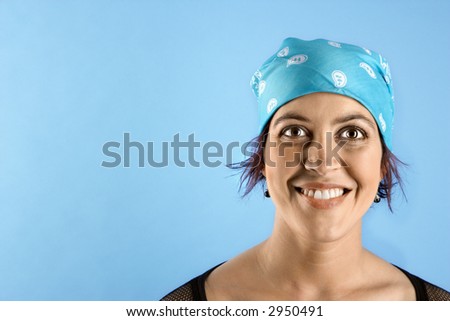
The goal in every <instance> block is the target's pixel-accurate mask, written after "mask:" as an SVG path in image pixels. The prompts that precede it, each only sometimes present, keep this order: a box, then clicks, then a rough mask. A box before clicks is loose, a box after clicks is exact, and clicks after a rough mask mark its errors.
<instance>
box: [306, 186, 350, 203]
mask: <svg viewBox="0 0 450 321" xmlns="http://www.w3.org/2000/svg"><path fill="white" fill-rule="evenodd" d="M301 193H302V194H304V195H305V196H308V197H313V198H315V199H319V200H328V199H330V198H335V197H340V196H342V195H343V194H344V189H342V188H331V189H324V190H319V189H316V190H314V189H307V188H303V189H301Z"/></svg>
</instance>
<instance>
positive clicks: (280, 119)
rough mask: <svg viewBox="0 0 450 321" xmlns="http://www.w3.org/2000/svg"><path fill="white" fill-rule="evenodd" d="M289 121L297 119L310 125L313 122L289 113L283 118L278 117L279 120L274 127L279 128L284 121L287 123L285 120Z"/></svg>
mask: <svg viewBox="0 0 450 321" xmlns="http://www.w3.org/2000/svg"><path fill="white" fill-rule="evenodd" d="M288 119H295V120H299V121H303V122H306V123H310V122H311V120H310V119H309V118H307V117H304V116H301V115H299V114H296V113H292V112H288V113H286V114H284V115H283V116H280V117H278V118H277V120H275V123H274V124H273V125H274V126H277V125H278V124H279V123H281V122H282V121H285V120H288Z"/></svg>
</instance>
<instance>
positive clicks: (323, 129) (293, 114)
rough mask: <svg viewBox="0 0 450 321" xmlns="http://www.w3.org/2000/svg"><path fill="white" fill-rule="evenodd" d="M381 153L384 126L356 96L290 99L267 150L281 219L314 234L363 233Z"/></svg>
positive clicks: (331, 236)
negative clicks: (361, 229)
mask: <svg viewBox="0 0 450 321" xmlns="http://www.w3.org/2000/svg"><path fill="white" fill-rule="evenodd" d="M381 158H382V146H381V140H380V136H379V133H378V128H377V125H376V123H375V121H374V119H373V117H372V115H371V114H370V112H369V111H368V110H367V109H366V108H365V107H364V106H363V105H361V104H360V103H359V102H357V101H356V100H354V99H352V98H349V97H346V96H341V95H337V94H331V93H314V94H309V95H306V96H303V97H300V98H297V99H294V100H292V101H290V102H289V103H287V104H285V105H284V106H283V107H282V108H280V109H279V110H278V111H277V112H276V113H275V115H274V116H273V118H272V120H271V122H270V126H269V134H268V138H267V142H266V145H265V150H264V160H265V167H264V170H263V174H264V176H265V177H266V181H267V187H268V190H269V192H270V195H271V198H272V200H273V202H274V204H275V207H276V215H277V219H278V220H279V222H281V223H282V224H284V225H285V226H288V227H289V229H291V230H292V231H294V233H295V234H296V235H300V236H303V237H307V238H309V239H314V240H322V241H332V240H336V239H339V238H341V237H343V236H344V235H346V234H348V233H349V232H350V231H355V229H356V231H358V229H360V224H359V223H360V222H361V218H362V216H363V215H364V213H365V212H366V211H367V210H368V209H369V207H370V205H371V204H372V203H373V200H374V198H375V195H376V193H377V189H378V185H379V183H380V180H381V179H382V178H383V173H382V170H381Z"/></svg>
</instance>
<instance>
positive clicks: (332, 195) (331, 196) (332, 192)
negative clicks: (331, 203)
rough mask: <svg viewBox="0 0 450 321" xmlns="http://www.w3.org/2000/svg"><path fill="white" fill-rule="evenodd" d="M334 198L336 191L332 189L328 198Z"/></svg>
mask: <svg viewBox="0 0 450 321" xmlns="http://www.w3.org/2000/svg"><path fill="white" fill-rule="evenodd" d="M335 197H336V190H335V189H334V188H332V189H330V198H335Z"/></svg>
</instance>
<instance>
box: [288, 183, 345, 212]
mask: <svg viewBox="0 0 450 321" xmlns="http://www.w3.org/2000/svg"><path fill="white" fill-rule="evenodd" d="M304 188H306V189H331V188H341V189H343V190H344V194H342V195H341V196H339V197H334V198H330V199H327V200H324V199H316V198H313V197H308V196H306V195H305V194H303V193H302V192H301V190H302V189H304ZM295 190H296V191H297V193H298V194H299V196H300V197H302V199H304V200H305V201H307V202H308V204H309V205H310V206H312V207H314V208H316V209H321V210H326V209H332V208H334V207H336V206H339V205H340V204H341V203H342V202H343V201H344V200H345V198H346V197H347V196H348V194H349V192H351V189H350V188H348V187H346V186H344V185H340V184H331V183H319V182H314V183H306V184H302V185H301V186H299V187H295Z"/></svg>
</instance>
